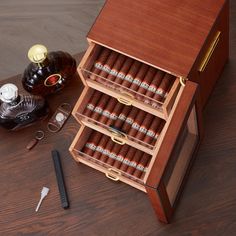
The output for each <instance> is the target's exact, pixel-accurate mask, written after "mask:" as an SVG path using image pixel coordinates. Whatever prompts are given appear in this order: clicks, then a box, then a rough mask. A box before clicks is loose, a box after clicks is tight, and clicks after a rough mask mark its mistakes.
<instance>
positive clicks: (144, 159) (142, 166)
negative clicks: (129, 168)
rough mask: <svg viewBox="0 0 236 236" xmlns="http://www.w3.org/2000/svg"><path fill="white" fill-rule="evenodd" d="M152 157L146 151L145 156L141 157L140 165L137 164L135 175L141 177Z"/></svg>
mask: <svg viewBox="0 0 236 236" xmlns="http://www.w3.org/2000/svg"><path fill="white" fill-rule="evenodd" d="M150 159H151V157H150V155H148V154H147V153H144V154H143V156H142V157H141V159H140V161H139V163H138V165H137V166H136V170H135V171H134V173H133V175H134V176H135V177H137V178H140V177H141V175H142V173H143V172H144V170H145V167H146V166H147V165H148V163H149V161H150Z"/></svg>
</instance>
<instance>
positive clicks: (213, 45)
mask: <svg viewBox="0 0 236 236" xmlns="http://www.w3.org/2000/svg"><path fill="white" fill-rule="evenodd" d="M220 35H221V31H217V33H216V36H215V38H214V40H213V42H212V43H211V45H210V47H209V49H208V50H207V53H206V56H205V57H204V59H203V61H202V63H201V65H200V67H199V69H198V71H199V72H203V71H204V70H205V69H206V66H207V64H208V62H209V60H210V58H211V56H212V54H213V52H214V50H215V48H216V46H217V45H218V43H219V41H220Z"/></svg>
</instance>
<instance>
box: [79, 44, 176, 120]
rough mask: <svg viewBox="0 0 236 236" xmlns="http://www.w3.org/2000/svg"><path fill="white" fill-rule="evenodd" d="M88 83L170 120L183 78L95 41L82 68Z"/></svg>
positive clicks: (81, 64) (84, 59) (86, 55)
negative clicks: (180, 79)
mask: <svg viewBox="0 0 236 236" xmlns="http://www.w3.org/2000/svg"><path fill="white" fill-rule="evenodd" d="M78 71H79V74H80V76H81V77H82V80H83V82H84V84H85V85H88V86H90V87H91V88H94V89H97V90H99V91H101V92H103V93H106V94H109V95H110V96H113V97H115V98H117V99H118V100H119V101H120V102H121V103H123V104H126V105H133V106H135V107H138V108H140V109H142V110H144V111H146V112H149V113H152V114H155V115H156V116H159V117H160V118H163V119H167V118H168V115H169V113H170V110H171V108H172V106H173V103H174V100H175V97H176V95H177V92H178V89H179V87H180V83H179V78H177V77H175V76H173V75H170V74H168V73H166V72H164V71H161V70H159V69H156V68H154V67H152V66H149V65H147V64H145V63H143V62H140V61H137V60H135V59H132V58H130V57H128V56H125V55H123V54H121V53H118V52H116V51H113V50H111V49H108V48H105V47H102V46H100V45H98V44H95V43H93V42H91V43H90V46H89V48H88V50H87V52H86V53H85V56H84V58H83V59H82V61H81V63H80V65H79V68H78Z"/></svg>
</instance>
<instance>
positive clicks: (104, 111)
mask: <svg viewBox="0 0 236 236" xmlns="http://www.w3.org/2000/svg"><path fill="white" fill-rule="evenodd" d="M102 115H103V116H106V117H108V118H110V115H111V113H110V112H109V111H108V110H103V112H102Z"/></svg>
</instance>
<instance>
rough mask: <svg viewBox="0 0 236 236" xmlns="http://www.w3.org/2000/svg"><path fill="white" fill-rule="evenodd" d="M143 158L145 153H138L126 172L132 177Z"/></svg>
mask: <svg viewBox="0 0 236 236" xmlns="http://www.w3.org/2000/svg"><path fill="white" fill-rule="evenodd" d="M142 156H143V152H141V151H139V150H138V151H136V153H135V155H134V157H133V158H132V160H131V162H130V164H129V167H128V169H127V170H126V172H127V173H128V174H130V175H132V174H133V173H134V171H135V169H136V166H137V165H138V163H139V161H140V159H141V157H142Z"/></svg>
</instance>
